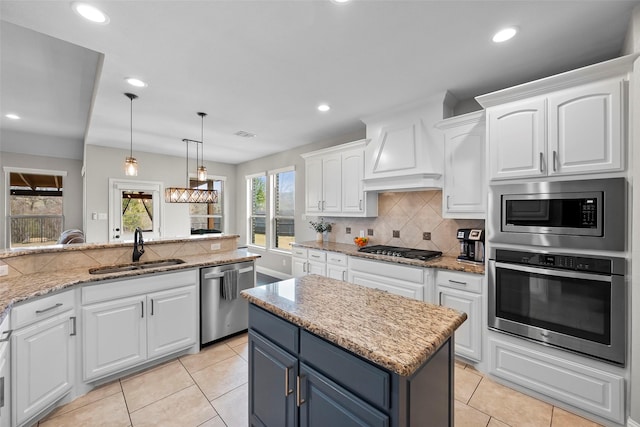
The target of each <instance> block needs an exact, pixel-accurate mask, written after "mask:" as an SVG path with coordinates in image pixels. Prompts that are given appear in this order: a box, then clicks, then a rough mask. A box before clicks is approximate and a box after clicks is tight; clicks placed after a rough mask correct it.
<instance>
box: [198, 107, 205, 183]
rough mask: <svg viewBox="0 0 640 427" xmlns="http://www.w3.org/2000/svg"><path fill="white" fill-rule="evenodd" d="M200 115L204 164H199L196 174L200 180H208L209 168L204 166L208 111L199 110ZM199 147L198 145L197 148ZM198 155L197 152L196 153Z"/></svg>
mask: <svg viewBox="0 0 640 427" xmlns="http://www.w3.org/2000/svg"><path fill="white" fill-rule="evenodd" d="M198 115H199V116H200V119H201V120H200V123H201V124H200V148H201V149H202V164H201V165H198V171H197V173H196V176H197V177H198V181H206V180H207V168H206V167H204V117H205V116H206V115H207V113H202V112H199V113H198ZM197 149H198V148H197V147H196V150H197ZM196 157H197V154H196Z"/></svg>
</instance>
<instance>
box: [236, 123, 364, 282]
mask: <svg viewBox="0 0 640 427" xmlns="http://www.w3.org/2000/svg"><path fill="white" fill-rule="evenodd" d="M364 137H365V129H364V125H363V126H362V129H361V130H359V131H357V132H354V133H350V134H347V135H344V136H342V137H339V138H334V139H331V140H327V141H319V142H315V143H312V144H308V145H305V146H302V147H299V148H296V149H293V150H288V151H285V152H282V153H278V154H274V155H272V156H267V157H263V158H261V159H256V160H252V161H249V162H246V163H241V164H239V165H238V166H237V170H236V181H237V197H238V202H237V204H236V209H237V215H236V224H237V233H238V234H239V235H240V243H241V244H245V243H246V242H247V188H246V181H245V176H247V175H252V174H255V173H259V172H267V171H269V170H274V169H279V168H284V167H288V166H294V167H295V169H296V193H295V198H296V202H295V203H296V208H295V210H296V216H295V235H296V241H305V240H313V239H314V238H315V232H314V231H313V230H311V228H309V224H308V221H307V220H306V219H302V216H303V214H304V194H305V189H304V186H305V177H304V170H305V168H304V160H303V159H302V157H300V155H301V154H302V153H307V152H309V151H314V150H319V149H321V148H326V147H330V146H333V145H338V144H344V143H346V142H351V141H357V140H359V139H363V138H364ZM252 252H255V253H258V254H260V255H262V258H260V259H259V260H258V261H257V264H258V265H259V266H260V267H264V268H268V269H271V270H275V271H279V272H282V273H286V274H291V255H290V254H286V253H282V252H274V251H269V250H262V249H256V248H253V247H252Z"/></svg>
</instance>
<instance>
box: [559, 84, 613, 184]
mask: <svg viewBox="0 0 640 427" xmlns="http://www.w3.org/2000/svg"><path fill="white" fill-rule="evenodd" d="M622 91H623V82H622V80H621V79H611V80H606V81H603V82H598V83H594V84H590V85H585V86H579V87H576V88H573V89H570V90H564V91H560V92H557V93H556V94H554V95H552V96H550V97H549V149H550V154H549V155H550V159H549V161H550V166H549V174H553V175H555V174H569V173H585V172H587V173H591V172H596V171H599V172H603V171H619V170H622V169H623V160H622V151H623V150H622V127H623V119H622V114H621V111H622Z"/></svg>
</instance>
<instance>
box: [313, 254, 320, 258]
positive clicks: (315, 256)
mask: <svg viewBox="0 0 640 427" xmlns="http://www.w3.org/2000/svg"><path fill="white" fill-rule="evenodd" d="M311 258H320V255H311Z"/></svg>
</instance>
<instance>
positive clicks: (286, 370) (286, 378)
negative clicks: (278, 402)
mask: <svg viewBox="0 0 640 427" xmlns="http://www.w3.org/2000/svg"><path fill="white" fill-rule="evenodd" d="M289 369H290V368H289V367H288V366H287V367H286V368H284V395H285V396H289V395H290V394H291V393H293V390H292V389H290V388H289Z"/></svg>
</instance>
